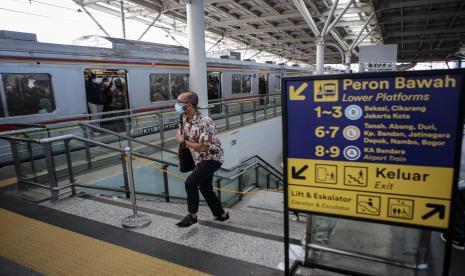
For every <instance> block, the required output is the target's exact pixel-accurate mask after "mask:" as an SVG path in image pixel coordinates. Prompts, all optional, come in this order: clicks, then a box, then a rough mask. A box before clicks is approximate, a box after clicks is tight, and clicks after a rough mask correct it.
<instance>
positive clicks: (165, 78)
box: [150, 74, 189, 102]
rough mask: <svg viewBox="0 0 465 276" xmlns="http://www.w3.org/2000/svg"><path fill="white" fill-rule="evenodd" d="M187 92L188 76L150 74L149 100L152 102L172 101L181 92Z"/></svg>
mask: <svg viewBox="0 0 465 276" xmlns="http://www.w3.org/2000/svg"><path fill="white" fill-rule="evenodd" d="M188 90H189V75H185V74H151V75H150V99H151V101H152V102H158V101H167V100H174V99H176V98H177V97H178V95H179V94H180V93H181V92H184V91H188Z"/></svg>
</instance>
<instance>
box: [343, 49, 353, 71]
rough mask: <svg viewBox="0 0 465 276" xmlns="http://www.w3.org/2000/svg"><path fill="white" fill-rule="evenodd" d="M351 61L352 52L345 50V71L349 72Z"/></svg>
mask: <svg viewBox="0 0 465 276" xmlns="http://www.w3.org/2000/svg"><path fill="white" fill-rule="evenodd" d="M351 63H352V53H351V52H350V51H347V52H346V61H345V65H346V73H350V64H351Z"/></svg>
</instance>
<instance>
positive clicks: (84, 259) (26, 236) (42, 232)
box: [0, 208, 208, 276]
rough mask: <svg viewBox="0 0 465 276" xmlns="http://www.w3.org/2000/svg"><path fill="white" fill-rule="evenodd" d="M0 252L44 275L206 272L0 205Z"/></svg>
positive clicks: (3, 255) (173, 275)
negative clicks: (55, 224) (12, 210)
mask: <svg viewBox="0 0 465 276" xmlns="http://www.w3.org/2000/svg"><path fill="white" fill-rule="evenodd" d="M0 221H1V224H0V255H1V256H2V257H5V258H7V259H10V260H11V261H14V262H16V263H18V264H21V265H23V266H26V267H29V268H31V269H33V270H35V271H37V272H40V273H43V274H45V275H167V276H175V275H208V274H205V273H203V272H200V271H197V270H193V269H190V268H187V267H184V266H181V265H178V264H174V263H171V262H168V261H164V260H161V259H158V258H154V257H151V256H148V255H145V254H142V253H139V252H136V251H133V250H130V249H127V248H124V247H121V246H117V245H113V244H110V243H107V242H104V241H101V240H97V239H94V238H91V237H87V236H84V235H81V234H78V233H75V232H72V231H69V230H66V229H62V228H59V227H56V226H53V225H50V224H47V223H43V222H40V221H37V220H34V219H31V218H28V217H25V216H21V215H18V214H15V213H13V212H10V211H7V210H5V209H1V208H0Z"/></svg>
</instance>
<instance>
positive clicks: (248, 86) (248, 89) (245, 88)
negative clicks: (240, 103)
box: [242, 75, 252, 93]
mask: <svg viewBox="0 0 465 276" xmlns="http://www.w3.org/2000/svg"><path fill="white" fill-rule="evenodd" d="M242 93H252V75H242Z"/></svg>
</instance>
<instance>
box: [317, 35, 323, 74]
mask: <svg viewBox="0 0 465 276" xmlns="http://www.w3.org/2000/svg"><path fill="white" fill-rule="evenodd" d="M324 66H325V41H324V39H323V38H322V37H318V38H317V41H316V74H317V75H322V74H323V72H324Z"/></svg>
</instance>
